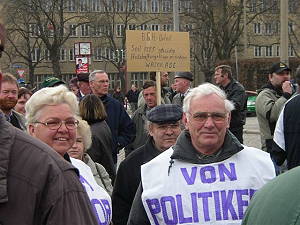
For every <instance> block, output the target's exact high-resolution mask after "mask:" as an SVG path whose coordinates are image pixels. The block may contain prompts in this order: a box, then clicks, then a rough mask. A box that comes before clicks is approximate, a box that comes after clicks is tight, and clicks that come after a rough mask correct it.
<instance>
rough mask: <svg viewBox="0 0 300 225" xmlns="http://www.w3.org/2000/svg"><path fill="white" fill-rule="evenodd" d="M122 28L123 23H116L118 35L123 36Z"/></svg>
mask: <svg viewBox="0 0 300 225" xmlns="http://www.w3.org/2000/svg"><path fill="white" fill-rule="evenodd" d="M124 29H125V25H124V24H117V36H118V37H123V36H124Z"/></svg>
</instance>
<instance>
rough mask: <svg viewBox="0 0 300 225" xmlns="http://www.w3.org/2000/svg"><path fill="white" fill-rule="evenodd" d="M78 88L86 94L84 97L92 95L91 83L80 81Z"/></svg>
mask: <svg viewBox="0 0 300 225" xmlns="http://www.w3.org/2000/svg"><path fill="white" fill-rule="evenodd" d="M78 87H79V90H80V91H81V92H82V93H83V94H84V95H88V94H90V93H91V92H92V91H91V87H90V84H89V82H86V81H78Z"/></svg>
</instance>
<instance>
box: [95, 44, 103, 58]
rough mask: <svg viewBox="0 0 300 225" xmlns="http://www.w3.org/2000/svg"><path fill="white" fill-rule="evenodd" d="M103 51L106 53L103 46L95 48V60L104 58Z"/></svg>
mask: <svg viewBox="0 0 300 225" xmlns="http://www.w3.org/2000/svg"><path fill="white" fill-rule="evenodd" d="M103 53H104V50H103V48H100V47H98V48H95V50H94V60H95V61H102V60H103Z"/></svg>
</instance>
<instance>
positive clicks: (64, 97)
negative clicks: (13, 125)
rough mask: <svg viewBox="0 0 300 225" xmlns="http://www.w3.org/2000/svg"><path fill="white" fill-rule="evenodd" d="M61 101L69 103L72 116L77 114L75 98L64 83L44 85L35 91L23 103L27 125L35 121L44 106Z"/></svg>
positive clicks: (61, 102)
mask: <svg viewBox="0 0 300 225" xmlns="http://www.w3.org/2000/svg"><path fill="white" fill-rule="evenodd" d="M63 103H65V104H67V105H69V107H70V109H71V112H72V113H73V114H74V116H75V115H76V114H78V112H79V110H78V102H77V98H76V96H75V94H74V93H73V92H72V91H70V90H69V89H68V88H67V87H66V86H65V85H59V86H56V87H46V88H43V89H41V90H39V91H37V92H35V93H34V94H33V95H32V96H31V98H30V99H29V100H28V101H27V102H26V105H25V110H26V120H27V126H28V125H29V124H32V123H34V122H36V121H37V119H38V117H39V113H40V112H41V110H42V109H43V108H44V107H45V106H47V105H58V104H63Z"/></svg>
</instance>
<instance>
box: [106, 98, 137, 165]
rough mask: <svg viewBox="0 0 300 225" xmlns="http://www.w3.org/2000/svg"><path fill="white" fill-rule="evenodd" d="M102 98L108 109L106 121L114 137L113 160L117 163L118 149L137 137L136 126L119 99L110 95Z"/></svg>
mask: <svg viewBox="0 0 300 225" xmlns="http://www.w3.org/2000/svg"><path fill="white" fill-rule="evenodd" d="M100 99H101V100H102V102H103V104H104V106H105V109H106V113H107V118H106V123H107V125H108V126H109V128H110V130H111V133H112V138H113V149H112V155H113V160H114V163H117V154H118V151H119V150H120V149H122V148H124V147H125V146H127V145H128V144H130V143H131V142H132V141H133V140H134V138H135V126H134V123H133V122H132V120H131V119H130V117H129V115H128V114H127V112H126V111H125V109H124V107H123V106H122V105H121V104H120V102H119V101H118V100H116V99H114V98H112V97H110V96H108V95H105V96H102V97H100Z"/></svg>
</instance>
